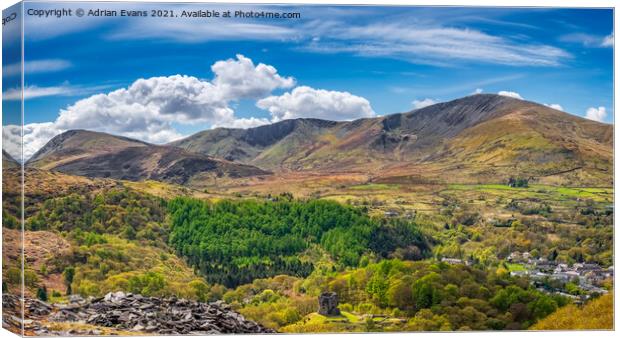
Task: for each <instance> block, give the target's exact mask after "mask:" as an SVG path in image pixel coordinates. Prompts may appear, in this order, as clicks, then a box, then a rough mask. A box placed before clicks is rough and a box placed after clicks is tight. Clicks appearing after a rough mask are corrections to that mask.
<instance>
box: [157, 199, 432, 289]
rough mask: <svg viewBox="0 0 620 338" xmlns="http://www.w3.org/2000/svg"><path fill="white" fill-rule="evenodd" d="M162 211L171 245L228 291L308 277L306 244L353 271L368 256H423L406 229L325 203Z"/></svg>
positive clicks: (193, 203)
mask: <svg viewBox="0 0 620 338" xmlns="http://www.w3.org/2000/svg"><path fill="white" fill-rule="evenodd" d="M169 211H170V220H171V235H170V244H171V246H172V247H174V248H175V249H176V250H177V252H178V253H180V254H181V255H182V256H184V257H186V258H187V260H188V262H189V263H190V264H191V265H193V266H195V267H196V268H198V269H199V270H200V271H201V272H202V273H203V274H204V275H205V276H206V278H207V279H208V280H210V281H212V282H216V283H221V284H224V285H226V286H229V287H230V286H236V285H239V284H244V283H249V282H251V281H253V280H254V279H256V278H265V277H269V276H275V275H278V274H289V275H295V276H307V275H309V274H310V272H312V270H313V263H312V262H310V261H308V260H302V259H300V258H299V254H300V253H302V252H303V251H304V250H306V249H308V248H309V247H310V245H311V244H318V245H320V246H321V247H322V248H323V249H324V250H325V251H327V252H328V253H329V254H330V255H331V256H332V258H333V259H334V260H335V261H336V262H337V263H338V264H340V265H341V266H357V265H358V263H359V261H360V258H361V257H362V255H363V254H364V253H366V252H367V251H369V250H370V251H372V250H373V249H374V250H375V253H377V254H379V255H382V256H387V255H388V254H389V253H391V252H392V251H394V250H395V249H397V248H401V247H404V248H409V249H410V250H412V251H413V252H415V253H416V254H417V256H418V259H419V258H420V257H422V256H423V255H424V254H425V253H426V252H427V250H428V245H427V244H426V241H425V238H424V236H422V235H421V233H420V232H419V231H418V230H417V229H416V227H415V226H414V225H413V224H410V223H406V222H403V221H399V222H381V221H379V220H375V219H372V218H370V217H369V216H368V215H366V214H365V213H363V212H362V211H361V210H359V209H356V208H353V207H350V206H345V205H342V204H339V203H336V202H332V201H326V200H311V201H291V200H289V199H277V200H275V201H265V202H263V201H256V200H244V201H230V200H225V201H220V202H216V203H210V202H205V201H200V200H196V199H191V198H176V199H174V200H172V201H171V202H170V203H169ZM369 248H370V249H369ZM413 248H415V249H413Z"/></svg>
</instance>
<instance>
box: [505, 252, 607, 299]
mask: <svg viewBox="0 0 620 338" xmlns="http://www.w3.org/2000/svg"><path fill="white" fill-rule="evenodd" d="M507 260H508V261H509V262H513V263H520V264H523V266H524V267H525V269H524V270H519V271H512V272H511V273H510V274H511V275H512V276H528V277H529V278H530V279H531V281H532V283H533V284H534V285H536V286H538V287H540V288H541V289H544V290H545V291H552V292H562V291H563V290H560V289H557V288H556V289H554V290H549V288H550V287H549V283H545V282H546V281H557V282H559V283H560V284H562V285H563V284H566V283H568V282H573V283H575V284H576V285H577V286H579V288H580V289H581V290H583V291H585V292H587V293H607V290H605V289H604V288H602V287H601V286H602V284H603V281H605V280H606V279H609V278H612V277H613V273H614V271H613V269H614V268H613V266H610V267H608V268H603V267H601V266H600V265H599V264H597V263H574V264H573V265H570V266H569V265H568V264H565V263H560V262H556V261H550V260H548V259H546V258H537V259H534V258H532V257H531V255H530V253H528V252H524V253H520V252H512V253H511V254H510V255H509V256H508V257H507Z"/></svg>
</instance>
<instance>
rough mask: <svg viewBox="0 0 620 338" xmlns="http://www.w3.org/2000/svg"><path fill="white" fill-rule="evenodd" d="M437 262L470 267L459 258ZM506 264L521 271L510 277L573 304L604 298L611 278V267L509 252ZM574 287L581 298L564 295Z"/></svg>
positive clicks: (514, 272)
mask: <svg viewBox="0 0 620 338" xmlns="http://www.w3.org/2000/svg"><path fill="white" fill-rule="evenodd" d="M441 261H442V262H444V263H447V264H453V265H460V264H464V265H471V261H469V260H465V259H460V258H447V257H443V258H441ZM506 261H508V262H510V263H517V264H520V265H522V266H523V269H519V270H513V271H511V272H510V275H511V276H517V277H528V278H529V279H530V282H531V283H532V285H534V286H535V287H536V288H537V289H539V290H540V291H543V292H547V293H558V294H562V295H564V296H567V297H570V298H573V299H574V300H575V302H581V301H583V300H584V299H586V298H589V295H591V294H594V293H598V294H604V293H607V292H608V291H607V290H606V289H604V288H603V287H602V286H603V283H604V281H605V280H607V279H611V278H613V274H614V267H613V266H610V267H608V268H603V267H601V266H600V265H599V264H597V263H574V264H572V265H568V264H565V263H560V262H556V261H551V260H548V259H546V258H534V257H532V255H531V254H530V253H529V252H518V251H515V252H512V253H511V254H510V255H508V257H506ZM569 282H571V283H574V284H575V286H578V287H579V289H580V290H581V291H582V294H581V295H572V294H568V293H567V290H566V284H567V283H569Z"/></svg>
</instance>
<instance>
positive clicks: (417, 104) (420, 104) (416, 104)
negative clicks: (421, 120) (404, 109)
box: [411, 98, 437, 109]
mask: <svg viewBox="0 0 620 338" xmlns="http://www.w3.org/2000/svg"><path fill="white" fill-rule="evenodd" d="M435 103H437V101H435V100H433V99H429V98H426V99H423V100H413V102H411V104H412V105H413V109H420V108H424V107H428V106H430V105H433V104H435Z"/></svg>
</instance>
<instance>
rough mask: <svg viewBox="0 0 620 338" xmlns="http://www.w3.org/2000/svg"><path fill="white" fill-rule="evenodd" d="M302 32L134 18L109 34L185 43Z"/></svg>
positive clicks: (289, 35) (240, 24)
mask: <svg viewBox="0 0 620 338" xmlns="http://www.w3.org/2000/svg"><path fill="white" fill-rule="evenodd" d="M298 34H299V33H298V32H297V31H296V30H295V29H293V28H289V27H285V26H281V25H268V24H263V23H251V22H235V21H233V20H230V19H211V20H198V21H196V20H192V21H191V23H190V22H189V21H186V20H180V19H179V20H174V19H172V20H163V21H161V22H159V23H158V24H157V25H155V26H154V25H153V23H152V22H151V21H150V20H140V19H138V18H136V20H132V22H131V23H130V24H129V25H127V26H125V27H123V28H122V29H119V30H118V31H116V32H114V33H112V34H110V35H109V36H108V37H109V38H110V39H122V40H138V39H144V40H147V39H148V40H153V39H163V40H171V41H175V42H182V43H201V42H206V41H218V40H220V41H221V40H224V41H231V40H261V41H281V40H284V39H292V38H294V37H295V36H297V35H298Z"/></svg>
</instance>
